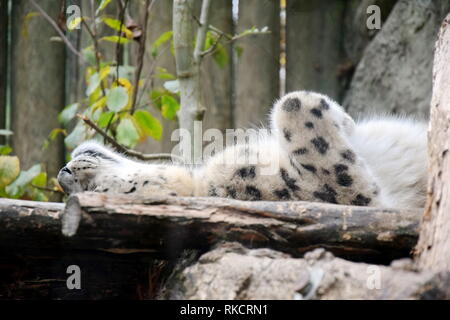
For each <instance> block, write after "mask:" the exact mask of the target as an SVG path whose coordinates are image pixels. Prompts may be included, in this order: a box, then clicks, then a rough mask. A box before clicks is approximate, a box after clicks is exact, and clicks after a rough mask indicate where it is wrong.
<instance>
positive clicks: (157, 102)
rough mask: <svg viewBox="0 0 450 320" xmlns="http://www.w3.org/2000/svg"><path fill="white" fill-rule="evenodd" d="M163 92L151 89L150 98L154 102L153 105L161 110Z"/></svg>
mask: <svg viewBox="0 0 450 320" xmlns="http://www.w3.org/2000/svg"><path fill="white" fill-rule="evenodd" d="M163 94H164V93H163V92H161V91H159V90H152V91H150V100H151V101H152V102H153V105H154V106H155V107H156V108H157V109H159V110H161V97H162V96H163Z"/></svg>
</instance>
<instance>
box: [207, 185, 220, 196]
mask: <svg viewBox="0 0 450 320" xmlns="http://www.w3.org/2000/svg"><path fill="white" fill-rule="evenodd" d="M208 196H210V197H217V196H218V194H217V190H216V188H214V187H213V186H209V190H208Z"/></svg>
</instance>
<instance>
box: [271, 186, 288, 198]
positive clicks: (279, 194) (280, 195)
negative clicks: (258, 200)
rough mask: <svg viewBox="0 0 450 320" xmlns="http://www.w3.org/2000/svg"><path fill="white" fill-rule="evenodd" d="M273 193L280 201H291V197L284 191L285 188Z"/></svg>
mask: <svg viewBox="0 0 450 320" xmlns="http://www.w3.org/2000/svg"><path fill="white" fill-rule="evenodd" d="M273 193H274V195H276V196H277V198H278V199H280V200H289V199H291V195H290V194H289V190H288V189H286V188H284V189H281V190H275V191H274V192H273Z"/></svg>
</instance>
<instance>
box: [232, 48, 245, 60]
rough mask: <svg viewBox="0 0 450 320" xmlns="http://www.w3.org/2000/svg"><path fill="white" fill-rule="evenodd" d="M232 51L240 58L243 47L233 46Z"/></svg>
mask: <svg viewBox="0 0 450 320" xmlns="http://www.w3.org/2000/svg"><path fill="white" fill-rule="evenodd" d="M234 51H235V52H236V55H237V57H238V58H240V57H241V56H242V53H243V52H244V48H242V47H240V46H235V47H234Z"/></svg>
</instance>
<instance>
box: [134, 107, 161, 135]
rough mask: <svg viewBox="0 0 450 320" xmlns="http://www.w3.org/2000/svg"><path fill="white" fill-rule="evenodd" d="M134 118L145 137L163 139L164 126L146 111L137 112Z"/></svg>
mask: <svg viewBox="0 0 450 320" xmlns="http://www.w3.org/2000/svg"><path fill="white" fill-rule="evenodd" d="M133 117H134V119H135V120H136V123H137V124H138V125H139V128H140V129H141V130H142V132H144V134H145V135H147V136H150V137H152V138H153V139H155V140H159V139H161V136H162V126H161V123H160V122H159V121H158V119H156V118H155V117H153V116H152V115H151V114H150V113H148V112H147V111H145V110H138V111H136V112H135V113H134V115H133Z"/></svg>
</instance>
